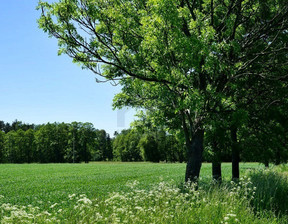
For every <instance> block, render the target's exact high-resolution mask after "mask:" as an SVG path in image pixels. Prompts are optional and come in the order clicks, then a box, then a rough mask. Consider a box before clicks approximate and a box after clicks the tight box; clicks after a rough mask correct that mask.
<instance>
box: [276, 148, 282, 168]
mask: <svg viewBox="0 0 288 224" xmlns="http://www.w3.org/2000/svg"><path fill="white" fill-rule="evenodd" d="M280 163H281V155H280V150H279V148H277V149H276V158H275V165H280Z"/></svg>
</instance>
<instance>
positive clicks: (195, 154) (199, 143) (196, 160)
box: [185, 130, 204, 182]
mask: <svg viewBox="0 0 288 224" xmlns="http://www.w3.org/2000/svg"><path fill="white" fill-rule="evenodd" d="M203 139H204V130H197V131H196V133H195V134H194V136H193V138H192V141H191V142H186V146H187V160H188V161H187V166H186V175H185V181H186V182H188V181H191V182H197V180H198V178H199V175H200V169H201V165H202V154H203Z"/></svg>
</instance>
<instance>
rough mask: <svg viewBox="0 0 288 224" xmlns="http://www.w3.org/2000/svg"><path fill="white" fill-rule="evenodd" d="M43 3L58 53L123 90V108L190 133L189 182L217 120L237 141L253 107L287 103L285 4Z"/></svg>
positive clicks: (118, 101)
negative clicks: (144, 111) (141, 110)
mask: <svg viewBox="0 0 288 224" xmlns="http://www.w3.org/2000/svg"><path fill="white" fill-rule="evenodd" d="M38 9H40V10H41V11H42V14H41V17H40V19H39V21H38V23H39V26H40V28H41V29H43V30H44V31H45V32H47V33H48V34H49V35H50V36H53V37H55V38H57V39H58V44H59V52H58V53H59V54H67V55H69V56H70V57H71V58H73V62H75V63H78V64H80V65H81V66H82V67H83V68H85V69H89V70H91V71H92V72H94V73H96V74H98V75H99V76H101V77H103V78H104V79H102V80H99V79H97V80H98V81H99V82H101V81H111V82H114V83H115V84H120V85H121V86H122V92H121V93H119V94H118V95H117V96H116V97H115V101H114V106H115V107H122V106H132V107H141V108H145V109H149V110H151V114H152V116H153V117H154V118H155V119H154V120H155V122H158V123H161V124H165V125H167V127H169V128H170V129H178V130H179V129H181V130H182V131H183V133H184V135H185V139H186V145H187V152H188V163H187V169H186V180H188V179H190V180H193V179H194V178H197V177H199V172H200V168H201V159H202V151H203V139H204V135H205V133H206V132H207V130H209V129H211V128H213V125H214V126H215V122H214V121H215V120H217V119H218V120H220V119H221V120H222V121H223V122H226V123H227V124H228V127H229V128H231V138H232V139H233V141H234V143H235V144H232V146H233V145H234V146H235V145H236V143H237V141H238V140H237V138H238V137H237V133H238V132H237V131H238V128H239V127H240V126H241V125H242V124H239V121H243V120H245V119H244V118H245V116H248V115H250V112H252V111H251V110H250V108H251V107H248V105H249V104H254V105H261V104H262V105H263V104H264V105H267V106H268V105H269V106H270V105H272V104H273V105H274V104H275V105H277V104H283V103H286V104H287V78H288V75H287V74H288V72H287V70H288V69H287V68H288V67H287V61H288V60H287V56H288V47H287V41H288V35H287V34H288V19H287V17H288V4H287V1H285V0H121V1H119V0H108V1H107V0H59V1H58V2H55V3H48V2H43V1H40V2H39V5H38ZM251 114H252V113H251ZM254 115H255V113H254ZM236 151H237V150H236Z"/></svg>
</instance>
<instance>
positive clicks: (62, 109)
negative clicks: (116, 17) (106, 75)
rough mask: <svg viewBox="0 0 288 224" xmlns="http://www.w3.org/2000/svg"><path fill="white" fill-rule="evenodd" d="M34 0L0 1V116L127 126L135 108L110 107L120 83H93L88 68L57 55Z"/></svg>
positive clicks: (110, 130)
mask: <svg viewBox="0 0 288 224" xmlns="http://www.w3.org/2000/svg"><path fill="white" fill-rule="evenodd" d="M37 3H38V0H13V1H1V4H0V27H1V34H0V47H1V51H0V120H4V121H5V122H12V121H14V120H15V119H18V120H19V121H23V122H25V123H35V124H42V123H47V122H72V121H79V122H91V123H93V124H94V126H95V128H97V129H105V130H106V131H107V132H108V133H110V134H113V133H114V131H116V130H118V131H119V130H121V129H122V128H124V127H125V128H128V127H129V123H130V122H131V121H132V120H133V114H134V113H135V112H134V110H132V109H130V110H128V111H127V112H123V111H122V112H119V111H113V110H112V99H113V96H114V95H115V94H116V93H117V92H119V91H120V88H119V87H114V86H111V84H109V83H104V84H98V83H96V82H95V75H94V74H93V73H92V72H90V71H86V70H82V69H81V68H80V67H78V66H77V65H76V64H73V63H72V59H71V58H69V57H68V56H66V55H63V56H57V49H58V46H57V41H56V40H55V39H53V38H48V35H47V34H46V33H44V32H43V31H42V30H40V29H39V28H38V24H37V22H36V21H37V19H38V18H39V16H40V11H36V10H35V8H36V6H37ZM124 120H125V122H124ZM123 125H124V127H123Z"/></svg>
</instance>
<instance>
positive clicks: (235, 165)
mask: <svg viewBox="0 0 288 224" xmlns="http://www.w3.org/2000/svg"><path fill="white" fill-rule="evenodd" d="M231 139H232V179H233V180H237V179H239V162H240V152H239V147H238V142H237V128H235V127H232V128H231Z"/></svg>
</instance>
